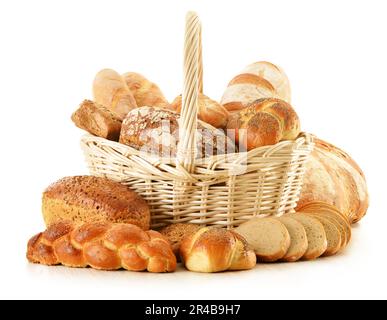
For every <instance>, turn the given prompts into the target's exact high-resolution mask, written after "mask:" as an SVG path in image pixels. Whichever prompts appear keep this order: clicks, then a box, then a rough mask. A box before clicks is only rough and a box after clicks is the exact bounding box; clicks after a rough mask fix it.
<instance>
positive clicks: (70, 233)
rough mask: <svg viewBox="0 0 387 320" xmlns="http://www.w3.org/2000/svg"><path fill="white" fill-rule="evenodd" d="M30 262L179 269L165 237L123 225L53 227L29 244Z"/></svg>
mask: <svg viewBox="0 0 387 320" xmlns="http://www.w3.org/2000/svg"><path fill="white" fill-rule="evenodd" d="M45 235H46V236H45ZM27 259H28V260H29V261H30V262H33V263H40V264H45V265H56V264H63V265H65V266H69V267H78V268H82V267H86V266H90V267H92V268H94V269H100V270H117V269H120V268H124V269H126V270H130V271H142V270H148V271H150V272H171V271H174V270H175V269H176V257H175V255H174V254H173V252H172V248H171V246H170V244H169V242H168V240H167V239H165V238H164V237H163V236H162V235H161V234H158V233H157V232H155V231H143V230H142V229H140V228H139V227H137V226H135V225H129V224H120V223H105V224H101V223H85V224H82V225H76V224H74V223H73V222H71V221H65V222H64V221H62V222H58V223H55V224H52V225H51V226H50V227H49V228H48V229H47V230H46V231H45V232H43V233H40V234H38V235H36V236H34V237H32V238H31V240H30V241H29V242H28V245H27Z"/></svg>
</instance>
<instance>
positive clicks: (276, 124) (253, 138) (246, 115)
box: [227, 98, 300, 150]
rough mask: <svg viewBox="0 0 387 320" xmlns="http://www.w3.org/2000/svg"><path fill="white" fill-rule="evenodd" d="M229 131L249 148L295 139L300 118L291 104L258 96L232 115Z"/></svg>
mask: <svg viewBox="0 0 387 320" xmlns="http://www.w3.org/2000/svg"><path fill="white" fill-rule="evenodd" d="M227 129H229V130H227V133H228V134H232V135H234V132H235V142H236V143H237V144H239V146H242V147H244V148H245V149H247V150H252V149H254V148H258V147H262V146H266V145H273V144H276V143H278V142H279V141H282V140H294V139H296V138H297V136H298V135H299V133H300V120H299V118H298V115H297V113H296V112H295V111H294V109H293V108H292V106H291V105H290V104H288V103H287V102H285V101H283V100H280V99H274V98H267V99H259V100H256V101H254V102H252V103H251V104H249V105H248V106H247V107H246V108H244V109H243V110H241V111H240V112H238V113H235V114H234V115H232V116H230V120H229V122H228V124H227Z"/></svg>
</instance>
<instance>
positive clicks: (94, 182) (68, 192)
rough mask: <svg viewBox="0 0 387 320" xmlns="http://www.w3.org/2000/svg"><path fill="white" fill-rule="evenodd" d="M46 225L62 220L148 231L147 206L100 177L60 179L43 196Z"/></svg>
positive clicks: (135, 195) (118, 186) (123, 187)
mask: <svg viewBox="0 0 387 320" xmlns="http://www.w3.org/2000/svg"><path fill="white" fill-rule="evenodd" d="M42 211H43V218H44V221H45V222H46V225H47V226H49V225H50V224H52V223H55V222H58V221H61V220H71V221H75V222H99V221H109V222H123V223H131V224H135V225H137V226H139V227H140V228H142V229H144V230H148V229H149V227H150V210H149V207H148V204H147V203H146V202H145V200H144V199H143V198H141V197H140V196H139V195H138V194H137V193H136V192H134V191H132V190H130V189H129V188H128V187H127V186H125V185H123V184H121V183H118V182H115V181H112V180H109V179H106V178H100V177H93V176H74V177H66V178H63V179H60V180H59V181H57V182H55V183H53V184H51V185H50V186H49V187H48V188H47V189H46V190H45V191H44V193H43V201H42Z"/></svg>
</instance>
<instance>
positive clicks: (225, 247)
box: [180, 227, 256, 272]
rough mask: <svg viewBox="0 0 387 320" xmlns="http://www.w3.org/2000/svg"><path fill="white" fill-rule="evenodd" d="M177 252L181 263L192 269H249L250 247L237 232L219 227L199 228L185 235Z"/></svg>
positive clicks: (252, 256) (252, 260)
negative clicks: (181, 260)
mask: <svg viewBox="0 0 387 320" xmlns="http://www.w3.org/2000/svg"><path fill="white" fill-rule="evenodd" d="M180 254H181V257H182V259H183V263H184V265H185V267H186V268H187V269H188V270H190V271H195V272H219V271H225V270H245V269H251V268H253V267H254V266H255V264H256V257H255V254H254V251H253V250H251V249H250V248H249V246H248V244H247V242H246V241H245V240H244V239H243V238H242V237H241V236H240V235H238V234H237V233H235V232H233V231H229V230H225V229H221V228H214V227H212V228H201V229H199V230H198V231H196V232H195V233H193V234H191V235H189V236H187V237H185V238H184V239H183V241H182V242H181V246H180Z"/></svg>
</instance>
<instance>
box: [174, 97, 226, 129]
mask: <svg viewBox="0 0 387 320" xmlns="http://www.w3.org/2000/svg"><path fill="white" fill-rule="evenodd" d="M181 104H182V97H181V95H180V96H178V97H176V99H175V100H174V101H173V102H172V105H171V106H172V109H173V110H175V111H176V112H178V113H180V111H181ZM198 117H199V119H200V120H202V121H204V122H207V123H209V124H210V125H212V126H213V127H215V128H225V127H226V125H227V121H228V111H227V110H226V109H225V108H224V107H223V106H222V105H220V104H219V103H218V102H216V101H214V100H212V99H210V98H209V97H207V96H205V95H204V94H202V93H200V94H199V99H198Z"/></svg>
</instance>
